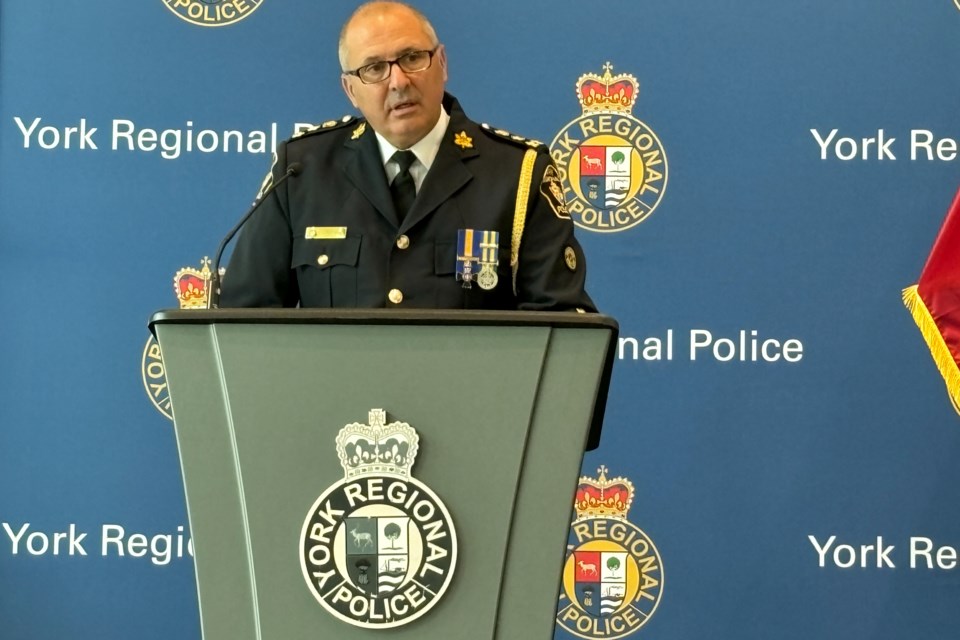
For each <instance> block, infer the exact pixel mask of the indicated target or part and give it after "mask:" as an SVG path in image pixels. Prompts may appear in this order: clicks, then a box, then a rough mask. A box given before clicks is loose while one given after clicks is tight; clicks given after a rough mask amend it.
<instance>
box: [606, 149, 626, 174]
mask: <svg viewBox="0 0 960 640" xmlns="http://www.w3.org/2000/svg"><path fill="white" fill-rule="evenodd" d="M610 159H611V160H613V164H615V165H617V170H618V171H619V170H620V165H621V164H623V161H624V160H626V159H627V156H625V155H623V151H614V152H613V155H611V156H610Z"/></svg>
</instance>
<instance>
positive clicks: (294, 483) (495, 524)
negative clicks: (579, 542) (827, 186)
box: [150, 309, 618, 640]
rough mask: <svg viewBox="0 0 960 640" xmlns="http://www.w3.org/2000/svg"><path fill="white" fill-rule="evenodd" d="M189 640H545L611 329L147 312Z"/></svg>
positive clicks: (581, 322) (466, 320)
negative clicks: (180, 494)
mask: <svg viewBox="0 0 960 640" xmlns="http://www.w3.org/2000/svg"><path fill="white" fill-rule="evenodd" d="M150 327H151V330H152V331H153V332H154V334H155V335H156V337H157V340H158V341H159V343H160V347H161V352H162V358H163V363H164V367H165V371H166V377H167V382H168V385H169V391H170V399H171V402H172V405H173V414H174V421H175V425H176V437H177V444H178V448H179V452H180V461H181V467H182V470H183V479H184V488H185V494H186V500H187V508H188V512H189V516H190V530H191V537H192V539H193V544H194V550H195V564H196V576H197V587H198V593H199V601H200V617H201V625H202V628H203V638H204V640H221V639H222V640H263V639H269V640H301V639H302V640H308V639H309V640H314V639H317V638H324V639H326V638H338V639H340V638H343V639H351V638H378V637H385V636H387V637H390V638H411V639H412V638H416V639H418V640H423V639H428V638H444V639H446V638H457V639H465V640H469V639H473V638H477V639H479V638H484V639H491V638H496V639H503V640H511V639H518V640H519V639H523V640H528V639H538V638H542V639H543V640H547V639H549V638H552V637H553V627H554V615H555V611H556V607H557V597H558V590H559V584H560V578H561V571H562V565H563V560H564V551H565V544H566V539H567V533H568V528H569V524H570V517H571V511H572V505H573V497H574V492H575V489H576V484H577V478H578V474H579V470H580V465H581V461H582V457H583V452H584V450H585V449H588V448H592V447H594V446H596V444H597V442H598V440H599V434H600V424H601V422H602V418H603V411H604V407H605V403H606V393H607V386H608V383H609V378H610V371H611V366H612V361H613V354H614V349H615V346H616V342H617V340H616V339H617V331H618V327H617V324H616V322H615V321H613V320H612V319H610V318H607V317H604V316H598V315H589V314H576V313H534V312H510V313H502V312H486V311H462V312H454V311H443V312H436V311H387V310H300V309H294V310H268V309H225V310H212V311H203V310H183V311H179V310H177V311H164V312H159V313H157V314H154V316H153V317H152V318H151V321H150Z"/></svg>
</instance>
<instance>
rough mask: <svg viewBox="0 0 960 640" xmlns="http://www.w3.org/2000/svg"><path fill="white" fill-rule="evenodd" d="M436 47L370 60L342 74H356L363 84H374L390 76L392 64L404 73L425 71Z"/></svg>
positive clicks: (431, 60)
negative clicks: (396, 56)
mask: <svg viewBox="0 0 960 640" xmlns="http://www.w3.org/2000/svg"><path fill="white" fill-rule="evenodd" d="M438 48H439V46H437V47H434V48H433V49H431V50H429V51H410V52H408V53H405V54H403V55H402V56H400V57H399V58H394V59H393V60H380V61H379V62H371V63H370V64H365V65H363V66H362V67H358V68H356V69H354V70H353V71H344V72H343V75H345V76H357V77H358V78H360V82H362V83H363V84H376V83H378V82H383V81H384V80H386V79H387V78H389V77H390V72H391V71H393V65H397V66H398V67H400V69H401V70H402V71H403V72H404V73H417V72H419V71H426V70H427V69H429V68H430V64H431V63H432V62H433V54H435V53H436V52H437V49H438Z"/></svg>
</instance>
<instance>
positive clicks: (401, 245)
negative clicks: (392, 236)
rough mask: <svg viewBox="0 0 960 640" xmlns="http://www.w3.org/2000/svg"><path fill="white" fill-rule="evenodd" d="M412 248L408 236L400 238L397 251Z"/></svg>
mask: <svg viewBox="0 0 960 640" xmlns="http://www.w3.org/2000/svg"><path fill="white" fill-rule="evenodd" d="M409 246H410V238H408V237H407V236H400V237H399V238H397V249H406V248H407V247H409Z"/></svg>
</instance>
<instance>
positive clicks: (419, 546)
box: [300, 409, 457, 629]
mask: <svg viewBox="0 0 960 640" xmlns="http://www.w3.org/2000/svg"><path fill="white" fill-rule="evenodd" d="M368 418H369V424H360V423H356V422H355V423H352V424H348V425H346V426H345V427H343V428H342V429H341V430H340V433H339V434H338V435H337V437H336V447H337V455H338V457H339V459H340V465H341V466H342V467H343V472H344V477H343V479H342V480H340V481H338V482H337V483H335V484H334V485H332V486H331V487H329V488H328V489H327V490H326V491H324V492H323V494H322V495H321V496H320V497H319V498H317V500H316V502H314V504H313V506H312V507H311V508H310V511H309V512H308V513H307V517H306V519H305V520H304V523H303V528H302V529H301V533H300V567H301V570H302V571H303V578H304V580H305V581H306V583H307V587H308V588H309V589H310V592H311V593H312V594H313V596H314V598H316V600H317V602H319V603H320V604H321V605H322V606H323V607H324V608H325V609H326V610H327V611H328V612H329V613H331V614H333V615H334V616H336V617H337V618H339V619H341V620H343V621H344V622H347V623H349V624H352V625H354V626H358V627H365V628H372V629H382V628H390V627H398V626H401V625H404V624H407V623H408V622H412V621H413V620H416V619H417V618H419V617H420V616H422V615H424V614H425V613H427V611H429V610H430V609H431V608H432V607H433V606H434V605H435V604H436V603H437V602H438V601H439V600H440V598H441V597H442V596H443V594H444V592H445V591H446V590H447V587H448V586H449V585H450V580H451V578H452V577H453V572H454V568H455V566H456V559H457V536H456V530H455V529H454V526H453V520H452V519H451V517H450V513H449V512H448V511H447V508H446V506H444V504H443V502H441V501H440V499H439V498H438V497H437V496H436V494H434V492H433V491H432V490H431V489H430V488H429V487H427V486H426V485H425V484H423V483H422V482H420V481H419V480H417V479H416V478H414V477H413V475H412V469H413V463H414V461H415V460H416V455H417V451H418V449H419V443H420V436H419V435H418V434H417V432H416V430H415V429H414V428H413V427H411V426H410V425H409V424H407V423H405V422H391V423H387V412H386V411H384V410H383V409H371V410H370V412H369V415H368Z"/></svg>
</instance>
